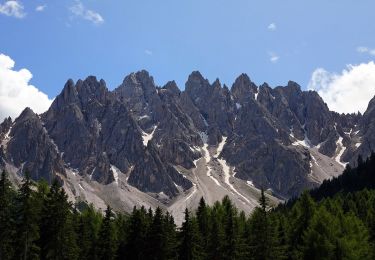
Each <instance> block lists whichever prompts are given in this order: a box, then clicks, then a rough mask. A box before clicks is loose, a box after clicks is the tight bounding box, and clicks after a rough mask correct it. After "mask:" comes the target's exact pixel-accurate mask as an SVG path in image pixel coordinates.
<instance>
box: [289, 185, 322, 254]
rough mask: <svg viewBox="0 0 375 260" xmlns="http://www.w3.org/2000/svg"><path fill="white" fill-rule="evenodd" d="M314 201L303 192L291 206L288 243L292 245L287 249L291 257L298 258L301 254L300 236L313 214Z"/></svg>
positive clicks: (314, 208)
mask: <svg viewBox="0 0 375 260" xmlns="http://www.w3.org/2000/svg"><path fill="white" fill-rule="evenodd" d="M315 210H316V203H315V202H314V201H313V199H312V198H311V196H310V195H309V194H308V193H307V192H304V193H303V194H302V195H301V197H300V199H299V200H298V201H297V203H296V204H295V205H294V207H293V208H292V211H291V214H290V219H291V222H292V223H291V225H290V230H289V232H288V233H289V241H290V245H291V246H293V247H292V248H290V249H289V251H290V254H291V257H292V258H293V259H300V258H301V257H302V256H301V243H302V236H303V233H304V232H305V230H307V228H308V227H309V225H310V221H311V219H312V217H313V216H314V214H315Z"/></svg>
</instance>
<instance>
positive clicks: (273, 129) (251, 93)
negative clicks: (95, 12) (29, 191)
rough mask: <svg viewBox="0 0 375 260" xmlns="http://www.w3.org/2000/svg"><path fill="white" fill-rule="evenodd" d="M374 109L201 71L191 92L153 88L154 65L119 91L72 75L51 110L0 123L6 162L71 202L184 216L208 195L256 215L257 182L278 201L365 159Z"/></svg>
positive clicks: (1, 163)
mask: <svg viewBox="0 0 375 260" xmlns="http://www.w3.org/2000/svg"><path fill="white" fill-rule="evenodd" d="M374 104H375V103H374V100H372V101H371V102H370V104H369V108H368V110H367V111H366V113H365V114H364V115H363V116H362V115H360V114H351V115H349V114H348V115H343V114H342V115H339V114H337V113H335V112H332V111H329V109H328V107H327V105H326V104H325V103H324V102H323V100H322V99H321V98H320V97H319V95H318V94H317V93H316V92H313V91H302V90H301V87H300V86H299V85H298V84H297V83H295V82H292V81H290V82H288V84H287V86H278V87H276V88H271V87H270V86H268V85H267V84H266V83H264V84H263V85H261V86H259V87H258V86H256V84H254V83H253V82H252V81H251V80H250V78H249V77H248V76H247V75H246V74H241V75H240V76H239V77H238V78H237V79H236V80H235V82H234V84H233V85H232V87H231V89H229V88H228V87H226V86H225V85H224V86H222V85H221V83H220V81H219V80H216V81H215V82H213V83H212V84H211V83H210V82H209V81H208V80H207V79H205V78H204V77H203V76H202V75H201V74H200V73H199V72H198V71H195V72H193V73H192V74H191V75H190V76H189V77H188V80H187V82H186V87H185V90H184V91H180V90H179V88H178V87H177V85H176V83H175V82H173V81H171V82H168V83H167V84H166V85H165V86H163V87H159V86H156V85H155V83H154V81H153V78H152V77H151V76H150V75H149V74H148V72H147V71H140V72H137V73H132V74H130V75H129V76H127V77H125V79H124V81H123V83H122V84H121V85H120V86H118V87H117V88H116V89H115V90H113V91H110V90H108V88H107V87H106V84H105V82H104V80H100V81H98V80H97V79H96V78H95V77H93V76H90V77H88V78H86V79H85V80H78V81H77V82H76V83H74V82H73V81H72V80H68V81H67V83H66V84H65V86H64V88H63V90H62V92H61V93H60V94H59V95H58V96H57V97H56V98H55V100H54V102H53V104H52V105H51V107H50V108H49V110H48V111H47V112H45V113H44V114H42V115H39V116H38V115H36V114H34V113H33V112H32V111H31V110H30V109H26V110H25V111H24V112H23V113H22V114H21V116H20V117H19V118H17V119H16V120H15V121H14V122H13V121H12V120H11V119H7V120H5V121H4V122H3V123H2V124H1V125H0V141H1V149H0V157H1V158H0V159H1V160H0V167H2V168H7V170H8V171H10V172H12V173H14V174H15V176H19V175H20V174H21V172H23V171H24V170H28V171H29V172H30V173H31V176H32V177H33V178H34V179H35V180H38V179H41V178H44V179H46V180H47V181H49V182H50V181H51V180H52V179H53V178H54V177H56V176H58V177H59V178H60V180H61V181H63V182H64V185H65V188H66V189H67V190H68V191H69V192H68V193H69V195H70V198H71V199H72V200H86V201H90V202H93V203H94V204H96V205H100V206H101V207H102V206H103V205H104V203H110V204H111V205H115V208H117V209H121V210H129V209H131V208H132V206H133V205H141V204H145V205H148V206H152V207H156V206H160V207H162V208H165V209H169V210H171V211H172V212H174V213H175V214H180V215H179V216H180V217H181V216H182V215H181V214H182V211H183V208H185V206H189V207H191V208H193V207H195V206H196V205H197V203H198V200H199V198H200V197H202V196H203V197H204V198H205V199H206V201H208V202H209V203H214V201H216V200H220V199H221V198H222V197H223V196H225V195H228V196H230V198H231V199H232V200H233V201H234V203H235V204H236V206H237V207H239V208H240V209H242V210H244V211H246V212H250V211H251V210H252V209H253V208H254V207H255V206H256V205H257V199H258V197H259V193H260V192H259V188H261V187H263V188H264V189H268V190H269V192H270V193H271V194H272V195H273V196H274V197H272V200H273V201H275V202H277V201H278V199H276V198H275V197H278V198H282V199H284V198H290V197H293V196H295V195H298V194H299V193H301V191H303V190H304V189H307V188H312V187H315V186H317V185H318V184H319V183H321V182H322V181H323V180H324V179H327V178H331V177H333V176H338V175H339V174H341V172H342V170H343V169H344V166H345V164H346V163H347V162H349V161H350V162H351V164H353V165H355V163H356V162H355V161H352V158H353V157H355V156H357V155H359V154H362V155H363V156H368V155H369V154H370V151H371V149H372V147H374V145H375V140H373V136H375V135H374V131H375V128H374V122H373V121H374V118H375V117H374V115H373V112H374V111H375V109H374ZM17 174H18V175H17Z"/></svg>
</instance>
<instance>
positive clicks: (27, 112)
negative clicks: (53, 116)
mask: <svg viewBox="0 0 375 260" xmlns="http://www.w3.org/2000/svg"><path fill="white" fill-rule="evenodd" d="M33 119H38V115H37V114H35V113H34V111H33V110H32V109H31V108H29V107H26V108H25V109H24V110H23V111H22V112H21V114H20V116H19V117H17V119H16V122H17V123H19V122H22V121H26V120H33Z"/></svg>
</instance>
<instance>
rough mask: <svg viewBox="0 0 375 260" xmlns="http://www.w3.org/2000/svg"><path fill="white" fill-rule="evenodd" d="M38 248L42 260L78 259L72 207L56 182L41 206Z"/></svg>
mask: <svg viewBox="0 0 375 260" xmlns="http://www.w3.org/2000/svg"><path fill="white" fill-rule="evenodd" d="M40 246H41V249H42V252H41V256H42V259H77V258H78V247H77V236H76V233H75V225H74V223H73V214H72V206H71V204H70V203H69V202H68V196H67V195H66V193H65V191H64V190H63V189H62V188H61V187H60V185H59V183H58V182H57V180H54V182H53V183H52V186H51V189H50V192H49V194H48V195H47V198H46V200H45V202H44V205H43V210H42V219H41V239H40Z"/></svg>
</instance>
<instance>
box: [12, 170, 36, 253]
mask: <svg viewBox="0 0 375 260" xmlns="http://www.w3.org/2000/svg"><path fill="white" fill-rule="evenodd" d="M33 186H34V184H33V182H32V181H31V179H30V176H29V174H28V173H27V172H26V173H25V177H24V179H23V182H22V185H21V188H20V189H19V191H18V194H17V201H16V207H17V208H16V219H15V223H16V234H17V235H16V239H15V245H16V246H15V256H16V257H15V258H16V259H24V260H26V259H39V253H40V248H39V246H38V245H37V241H38V239H39V226H38V223H39V216H38V214H37V211H36V203H35V192H34V191H33V188H32V187H33Z"/></svg>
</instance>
